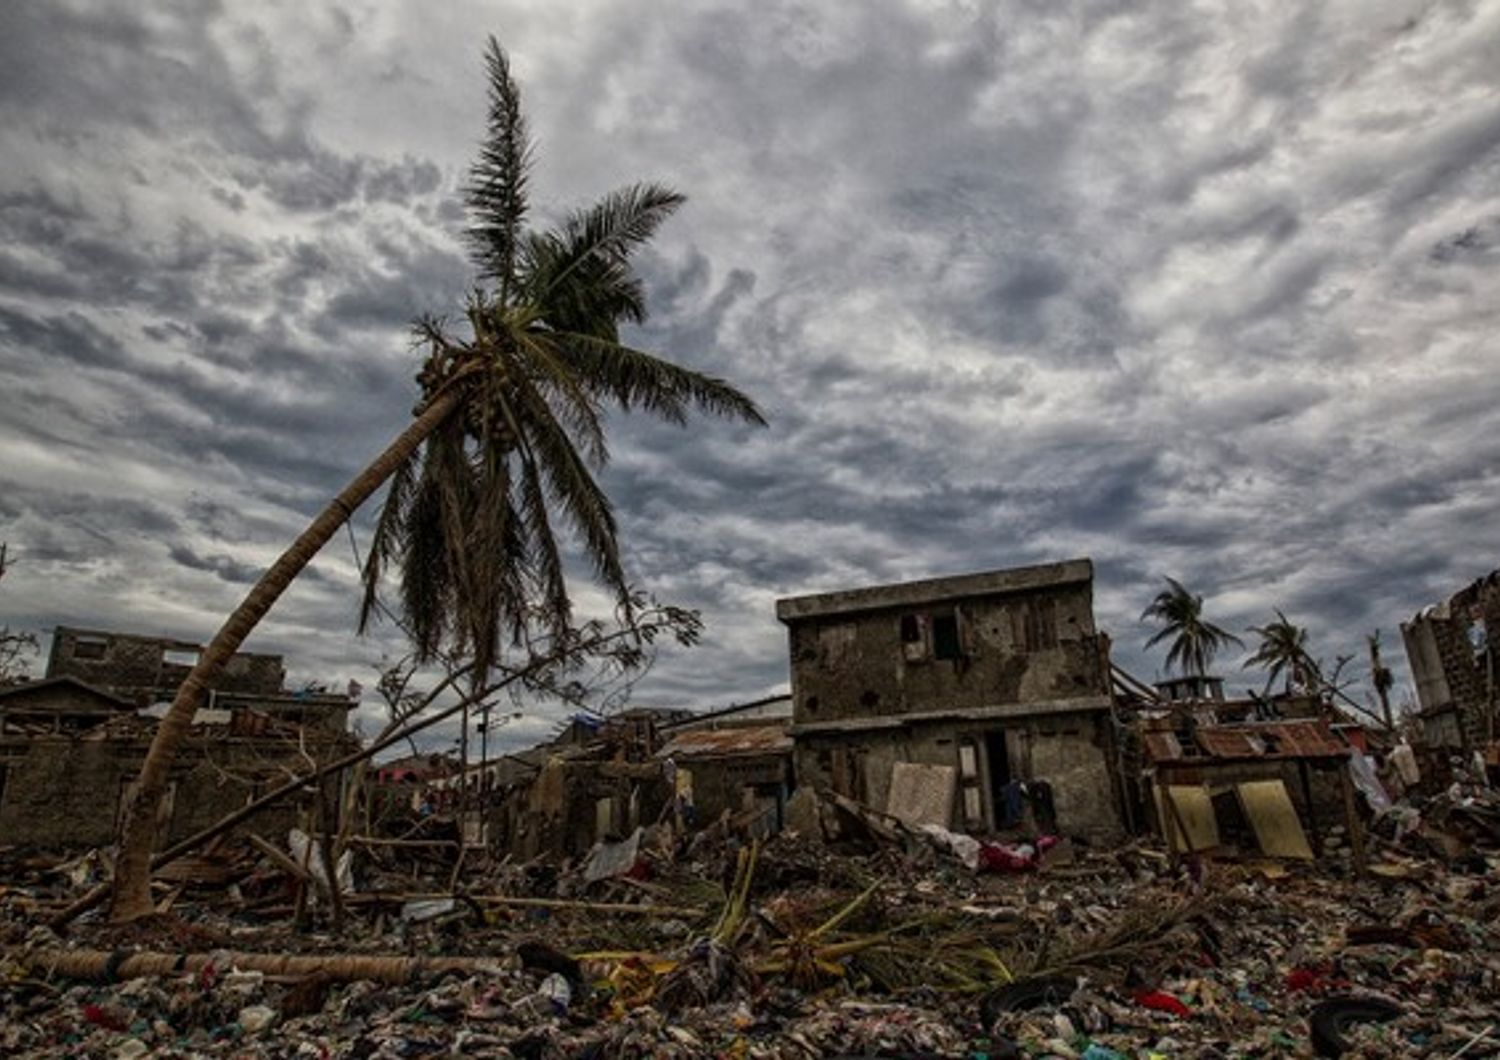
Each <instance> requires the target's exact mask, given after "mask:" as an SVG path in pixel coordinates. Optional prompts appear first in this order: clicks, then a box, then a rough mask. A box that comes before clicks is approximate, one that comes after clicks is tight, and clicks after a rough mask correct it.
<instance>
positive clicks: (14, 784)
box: [0, 627, 356, 847]
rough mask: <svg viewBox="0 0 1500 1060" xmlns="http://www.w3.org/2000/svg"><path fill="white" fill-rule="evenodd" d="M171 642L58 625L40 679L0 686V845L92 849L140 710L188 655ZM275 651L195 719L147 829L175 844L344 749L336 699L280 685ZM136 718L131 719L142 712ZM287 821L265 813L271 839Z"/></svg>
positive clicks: (140, 741)
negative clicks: (153, 825) (158, 814)
mask: <svg viewBox="0 0 1500 1060" xmlns="http://www.w3.org/2000/svg"><path fill="white" fill-rule="evenodd" d="M199 650H200V649H199V646H198V645H196V644H191V643H187V642H183V641H177V640H171V639H165V638H158V637H142V636H135V635H131V634H124V633H114V632H108V631H100V630H85V629H75V628H70V627H59V628H58V629H57V630H56V632H55V634H54V635H53V639H52V649H51V653H50V655H49V657H48V661H47V672H46V675H45V676H44V677H43V678H42V679H41V680H38V681H32V682H25V683H22V684H18V685H13V686H10V687H8V688H6V689H3V690H0V841H3V842H6V843H14V844H22V845H29V846H37V847H72V846H79V847H81V846H98V845H102V844H105V843H108V842H110V841H111V839H112V838H113V836H114V832H115V826H116V823H117V819H118V814H119V809H120V806H121V805H122V804H123V802H124V800H125V798H126V796H127V793H128V791H129V788H130V785H131V784H133V783H134V780H135V777H136V775H137V773H138V772H139V771H140V767H141V762H142V761H143V760H144V758H145V755H146V750H147V748H149V747H150V744H151V739H152V736H153V735H154V733H155V729H156V719H155V718H154V717H152V716H150V715H151V713H153V711H151V710H150V709H149V708H153V707H159V706H160V705H161V704H163V703H166V702H169V701H170V700H171V698H172V696H173V695H174V694H175V693H176V690H177V687H178V685H179V684H180V683H181V682H182V679H183V678H184V677H186V676H187V673H188V671H189V670H190V669H191V667H192V665H193V663H194V662H195V661H196V659H197V653H198V651H199ZM285 676H286V672H285V669H284V668H283V666H282V659H281V656H279V655H262V654H251V653H241V654H238V655H235V656H234V657H233V658H232V659H230V661H229V664H228V666H227V667H226V670H225V673H224V675H223V676H222V678H221V679H220V680H219V682H218V683H217V684H216V685H215V687H214V689H213V691H212V693H211V694H210V698H209V703H208V706H207V707H206V708H204V709H203V710H200V711H199V712H198V715H197V717H196V718H195V720H194V724H193V729H192V734H191V736H190V738H189V741H188V745H187V747H186V749H185V750H184V752H183V753H182V754H181V755H179V756H178V759H177V761H176V762H175V763H174V765H173V769H172V778H171V784H170V787H169V789H168V790H169V794H168V798H167V800H166V802H165V803H164V805H163V809H162V813H163V818H162V820H161V825H162V827H163V829H164V834H165V835H167V836H168V837H170V838H173V839H176V838H181V837H182V836H184V835H187V834H190V833H191V832H193V831H196V830H198V829H200V828H203V827H205V826H207V825H210V824H212V823H214V822H215V821H217V820H218V819H219V818H220V817H222V816H223V815H224V814H226V813H228V812H230V811H232V810H235V809H238V808H239V807H240V806H242V805H244V803H245V802H246V801H248V800H249V799H250V798H253V797H254V796H256V795H258V794H261V793H262V792H263V791H264V790H265V789H266V788H268V787H270V786H274V785H275V784H278V783H280V782H282V781H284V780H285V779H286V777H287V775H288V771H289V770H292V771H296V772H302V771H305V770H306V769H307V766H308V759H309V758H311V759H312V760H313V761H316V762H320V763H321V762H322V761H325V760H328V759H331V758H333V757H336V756H337V755H340V754H344V753H347V752H348V751H349V750H350V749H351V748H352V747H353V746H355V742H354V738H353V736H352V735H350V734H349V733H348V731H347V727H348V726H347V723H348V714H349V711H350V710H351V709H352V708H353V707H354V706H355V705H356V704H355V702H354V700H353V699H352V698H351V697H349V696H346V695H337V694H329V693H326V692H322V691H317V690H302V691H293V690H287V689H285V688H284V687H283V684H284V681H285ZM143 711H145V713H143ZM296 812H297V808H296V804H295V803H289V804H288V805H287V806H286V807H283V808H281V809H279V810H271V811H268V812H267V814H266V816H265V817H263V818H261V819H260V820H259V821H258V827H261V828H266V829H268V830H271V831H276V830H278V829H279V828H281V827H283V826H285V825H289V824H290V823H291V821H292V818H293V816H294V815H295V813H296Z"/></svg>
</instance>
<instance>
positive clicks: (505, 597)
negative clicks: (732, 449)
mask: <svg viewBox="0 0 1500 1060" xmlns="http://www.w3.org/2000/svg"><path fill="white" fill-rule="evenodd" d="M486 62H487V66H488V73H489V90H490V101H489V102H490V106H489V123H488V133H487V136H486V137H485V139H484V141H483V143H482V144H481V146H480V150H479V159H478V161H477V162H476V163H475V165H474V167H473V169H472V170H471V173H470V176H471V180H470V184H469V187H468V189H467V198H468V205H469V209H470V214H471V217H472V222H471V224H470V227H469V229H468V232H467V233H466V234H467V236H468V240H469V245H470V249H471V251H472V253H473V257H474V260H475V262H476V263H477V265H478V266H479V269H480V272H481V274H482V277H483V278H484V279H485V280H487V281H488V282H489V284H490V287H489V289H487V290H476V291H475V292H474V293H473V294H472V295H471V296H470V298H469V300H468V304H467V307H466V316H467V322H468V332H467V334H466V335H464V336H463V337H458V336H456V335H454V334H453V333H452V332H451V330H450V329H449V328H448V327H447V326H446V325H444V324H443V323H442V322H441V321H439V320H437V319H435V318H426V319H423V320H420V321H418V323H417V325H416V331H417V336H418V339H419V341H420V343H421V344H422V346H423V347H425V352H426V358H425V360H424V363H423V367H422V371H421V374H420V375H418V377H417V381H418V383H419V384H420V385H421V387H422V397H421V400H420V401H419V402H418V404H417V407H416V409H415V410H413V411H414V416H415V418H414V419H413V421H412V422H411V423H410V424H409V425H408V426H407V427H406V429H405V430H404V431H402V432H401V433H400V435H398V436H397V438H396V439H395V440H394V441H393V442H392V443H391V444H390V445H389V446H387V448H386V449H385V451H384V452H382V453H381V454H380V455H379V456H378V457H376V459H375V460H374V462H372V463H371V464H370V465H369V466H368V467H366V468H365V470H364V471H362V472H361V473H360V474H359V475H358V476H356V477H355V479H354V480H353V481H352V482H350V484H349V485H348V486H346V487H345V488H344V491H343V492H342V493H340V494H339V495H338V496H337V497H336V498H335V499H334V501H333V502H332V503H331V504H330V505H329V506H328V507H327V508H325V509H324V510H323V511H322V512H321V513H320V514H319V515H318V516H317V517H316V518H315V519H314V520H313V522H312V524H311V525H310V526H308V528H307V529H306V530H304V531H303V533H302V535H301V536H300V537H298V538H297V540H296V541H295V542H294V543H293V544H292V546H291V547H290V548H288V549H287V551H286V552H285V553H283V554H282V556H281V557H280V558H279V559H278V560H277V561H276V562H275V563H274V564H273V565H272V566H271V568H270V569H269V570H267V571H266V573H265V574H264V575H262V577H261V579H260V581H258V582H257V583H256V585H255V586H254V587H253V588H252V589H251V591H250V594H249V595H248V596H247V597H246V598H245V600H244V601H243V602H242V603H241V604H240V605H239V607H238V608H236V609H235V611H234V612H233V613H232V614H231V615H230V617H229V619H228V620H227V621H226V622H225V624H224V626H223V628H221V629H220V630H219V632H218V633H217V634H216V635H215V637H214V639H213V640H212V641H210V642H209V644H208V646H207V647H206V648H205V649H204V651H203V652H202V654H201V656H200V658H199V661H198V664H197V665H196V666H195V667H194V668H193V670H192V671H191V672H190V673H189V674H188V676H187V678H186V679H185V680H184V681H183V683H182V685H181V687H180V688H179V690H178V692H177V695H176V697H175V699H174V700H173V703H172V706H171V707H170V708H169V710H168V711H167V714H166V715H165V716H164V717H163V718H162V720H161V722H160V724H159V725H158V727H157V731H156V735H155V737H154V739H153V741H152V744H151V749H150V751H149V752H148V753H147V755H146V760H145V762H144V764H143V765H142V767H141V774H140V779H139V781H138V784H137V788H138V791H139V794H138V795H137V797H136V799H135V801H134V803H133V805H132V806H131V808H130V809H129V811H128V812H127V813H126V814H125V818H124V824H123V826H122V832H121V839H120V856H119V858H118V859H117V862H116V873H115V879H114V893H113V896H112V904H111V910H110V911H111V916H112V917H113V918H114V919H115V920H131V919H135V918H137V917H140V916H144V915H146V914H148V913H150V912H151V910H152V909H153V904H152V901H151V893H150V859H151V847H152V844H153V842H154V839H155V818H156V807H157V806H158V805H159V804H160V802H161V798H162V796H163V794H164V793H165V791H166V781H167V775H168V769H169V768H170V766H171V763H172V760H173V758H174V757H175V756H176V754H177V751H178V749H179V748H180V746H181V745H182V742H183V740H184V739H185V738H186V736H187V734H188V731H189V726H190V724H191V720H192V718H193V716H194V714H195V713H196V712H197V710H198V708H199V707H200V706H201V705H202V703H203V702H204V700H205V699H206V697H207V690H208V689H209V688H210V687H212V685H213V682H214V680H215V679H216V678H217V677H218V675H219V674H220V673H221V672H222V670H223V668H224V665H225V664H226V663H227V661H228V660H229V658H230V656H232V655H233V654H234V652H235V651H236V650H238V648H239V646H240V644H241V643H242V642H243V641H244V639H245V637H246V636H247V635H248V634H249V633H250V631H251V630H252V629H253V628H254V627H255V625H256V623H257V622H259V621H260V619H261V618H262V617H264V615H265V614H266V612H268V611H269V610H270V608H271V605H272V604H274V603H275V602H276V600H277V598H278V597H280V595H281V593H282V592H283V591H285V589H286V588H287V586H289V585H290V584H291V582H292V580H293V579H294V578H295V577H296V576H297V575H298V573H300V572H301V571H302V570H303V569H304V568H305V567H306V565H307V564H308V563H309V562H310V561H311V560H312V558H313V556H315V555H316V554H317V552H318V550H319V549H320V548H321V547H322V546H323V545H324V544H325V543H326V542H327V541H328V539H329V538H330V537H331V536H332V535H333V534H334V533H335V532H336V531H337V530H338V528H339V527H341V526H343V525H344V524H345V523H346V522H347V521H348V519H349V517H350V516H351V515H352V514H353V512H354V511H355V509H356V508H358V507H359V506H360V504H361V503H363V502H364V501H365V500H366V499H367V498H368V497H369V496H370V495H371V494H373V493H374V492H375V490H377V489H378V488H379V487H380V486H381V484H382V483H384V482H385V481H386V480H387V479H389V480H390V483H391V486H390V491H389V492H388V494H387V496H386V501H385V505H384V507H383V509H382V510H381V513H380V516H379V519H378V521H377V525H376V531H375V537H374V541H373V544H372V548H371V552H370V556H369V558H368V562H367V563H366V564H365V570H364V577H365V603H364V607H363V609H362V612H361V619H360V626H361V629H363V628H364V626H365V624H366V623H367V621H368V619H369V618H370V617H371V615H372V611H373V609H374V608H375V606H376V591H377V587H378V585H379V583H380V581H381V575H382V572H383V571H384V569H385V568H386V567H387V566H388V565H390V564H392V563H394V564H396V565H398V566H400V568H401V594H400V603H401V611H402V612H403V615H402V617H403V619H404V623H405V625H406V627H408V628H409V629H410V632H411V635H412V639H413V640H414V641H415V648H416V651H417V655H418V658H419V659H420V660H424V661H425V660H428V659H431V658H432V657H433V656H435V655H436V654H437V653H438V651H439V649H440V648H441V647H442V646H443V645H444V644H446V645H448V646H449V647H451V648H452V649H453V650H455V651H457V652H462V653H465V654H467V655H469V656H471V657H472V659H473V664H474V665H473V677H472V680H473V681H474V684H475V687H480V686H482V685H483V684H484V680H485V677H486V676H487V675H488V672H489V671H490V669H491V667H492V666H493V665H494V664H495V663H496V662H497V661H498V658H499V655H500V652H501V649H502V647H503V645H504V644H505V642H506V641H507V640H510V641H518V640H520V639H522V638H523V637H524V636H525V635H526V633H527V632H528V630H531V629H537V628H542V629H546V630H547V631H549V632H551V633H559V632H562V631H565V630H566V628H567V627H568V624H569V618H570V614H569V612H570V602H569V597H568V590H567V585H566V582H565V579H564V574H563V561H562V558H561V554H560V550H559V547H558V540H557V536H556V535H557V531H556V530H555V529H554V516H560V521H561V522H562V524H563V526H564V527H565V528H566V529H567V530H569V531H571V532H572V533H573V536H574V537H576V539H577V541H578V542H579V544H580V545H581V546H582V550H583V552H584V554H585V556H586V557H587V559H588V561H589V563H590V566H591V567H592V568H593V572H594V573H595V575H597V577H598V578H599V580H600V581H601V582H603V584H604V585H605V586H606V587H607V588H608V589H610V590H612V591H613V592H614V593H615V595H616V596H617V598H619V600H620V601H621V603H622V604H624V605H625V606H626V609H627V610H628V606H629V605H628V594H627V592H626V578H625V573H624V570H623V567H622V565H621V562H620V555H619V547H618V544H617V542H616V540H615V530H616V528H615V518H614V514H613V511H612V509H611V507H610V504H609V500H608V498H606V497H605V495H604V493H603V492H602V491H601V490H600V488H599V485H598V483H597V482H595V480H594V477H593V475H594V472H595V471H596V470H597V469H598V468H600V467H601V466H602V465H603V464H604V462H605V460H606V458H607V455H608V451H607V449H606V446H605V441H604V429H603V415H604V413H605V411H606V409H607V408H608V407H609V406H614V407H617V408H620V409H624V410H630V409H643V410H645V411H647V412H651V413H654V414H655V415H658V416H661V417H663V418H665V419H667V420H669V421H672V422H676V423H681V422H683V421H685V419H686V417H687V413H688V412H689V411H690V410H691V409H693V408H695V407H696V408H698V409H702V410H705V411H708V412H712V413H717V414H720V415H726V416H731V417H735V418H738V419H742V420H746V421H749V422H751V423H756V424H762V423H764V422H765V421H764V420H763V419H762V417H761V414H760V411H759V410H758V409H757V408H756V406H755V404H754V403H753V402H752V401H751V400H750V399H749V398H748V397H746V396H745V395H744V394H742V393H741V392H740V391H738V390H736V389H735V388H734V387H732V386H730V385H729V384H728V383H725V382H723V381H721V380H719V379H715V378H712V377H710V376H706V375H702V374H699V373H698V372H694V371H690V370H688V369H686V368H681V367H679V366H677V365H674V364H671V363H669V362H667V361H663V360H661V359H659V358H657V357H654V356H652V355H650V354H648V353H643V352H642V351H640V350H637V349H633V348H631V347H629V346H627V345H625V344H624V343H622V342H621V341H620V335H619V326H620V324H622V323H630V322H639V321H641V320H642V319H644V318H645V315H646V301H645V292H644V289H643V287H642V285H641V281H640V279H639V278H638V277H637V276H636V274H635V272H634V271H633V269H632V268H631V264H630V257H631V254H632V252H633V251H634V250H636V248H638V247H639V246H640V245H642V244H643V243H645V242H646V241H647V240H649V239H650V238H651V236H652V235H653V234H654V233H655V231H656V229H657V227H658V226H659V225H660V224H661V223H662V222H663V221H664V220H666V219H667V217H668V216H670V215H671V214H672V212H673V211H675V210H676V209H677V207H678V206H679V205H681V203H682V201H683V198H682V196H681V195H679V194H677V193H676V192H675V191H672V190H671V189H669V188H665V187H662V186H660V185H656V184H637V185H633V186H631V187H627V188H625V189H623V190H620V191H616V192H614V193H612V194H610V195H607V196H605V198H604V199H603V200H602V201H600V202H599V203H598V204H597V205H595V206H593V207H592V208H590V209H587V210H583V211H580V212H577V213H574V214H572V215H571V216H569V217H567V218H566V219H565V220H564V221H563V222H562V224H561V225H559V226H558V227H556V228H553V229H549V230H545V231H534V230H530V229H528V228H527V227H526V216H527V183H528V176H529V170H530V162H531V144H530V141H529V140H528V138H527V135H526V123H525V120H524V117H523V115H522V113H521V102H520V92H519V90H518V88H517V87H516V84H515V82H514V80H513V79H512V78H511V75H510V64H509V61H508V59H507V58H506V55H505V52H504V51H503V50H501V48H500V46H499V44H497V43H496V42H495V41H494V39H493V38H492V39H491V40H490V42H489V50H488V53H487V55H486Z"/></svg>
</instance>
